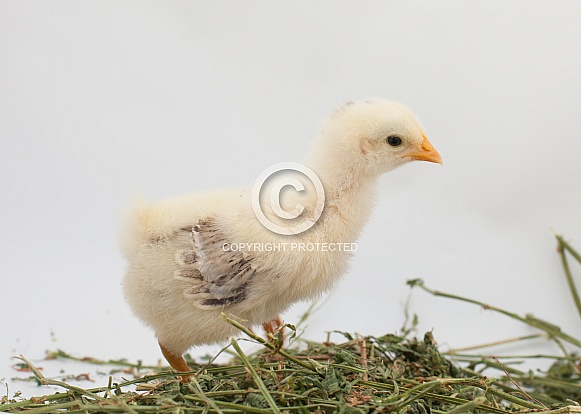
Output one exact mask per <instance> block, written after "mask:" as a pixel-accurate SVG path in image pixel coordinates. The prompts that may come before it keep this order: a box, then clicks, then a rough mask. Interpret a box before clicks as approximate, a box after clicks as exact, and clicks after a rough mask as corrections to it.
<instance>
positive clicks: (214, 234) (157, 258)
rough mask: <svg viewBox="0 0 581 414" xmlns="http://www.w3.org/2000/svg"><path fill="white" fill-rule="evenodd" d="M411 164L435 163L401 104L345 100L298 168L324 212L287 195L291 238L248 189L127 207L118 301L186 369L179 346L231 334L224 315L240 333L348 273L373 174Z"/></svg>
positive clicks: (306, 199) (309, 198) (309, 197)
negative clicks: (295, 209)
mask: <svg viewBox="0 0 581 414" xmlns="http://www.w3.org/2000/svg"><path fill="white" fill-rule="evenodd" d="M413 160H420V161H429V162H435V163H440V164H441V163H442V159H441V157H440V154H438V152H437V151H436V150H435V149H434V147H433V146H432V145H431V144H430V142H429V141H428V139H427V138H426V136H425V134H424V130H423V128H422V126H421V125H420V122H419V121H418V120H417V118H416V117H415V116H414V114H413V113H412V112H411V111H410V110H409V109H408V108H406V107H405V106H403V105H401V104H399V103H396V102H391V101H387V100H383V99H369V100H365V101H357V102H352V101H350V102H347V103H345V104H343V105H342V106H340V107H339V108H337V109H336V110H335V111H334V112H333V113H332V114H331V115H330V117H329V118H328V119H327V120H326V121H325V122H324V123H323V125H322V128H321V130H320V132H319V134H318V136H317V138H316V140H315V142H314V146H313V148H312V151H311V154H310V157H309V158H308V161H307V163H306V164H307V165H308V166H309V167H310V169H311V172H314V174H316V177H317V178H318V179H320V182H321V183H322V187H323V189H324V202H323V204H321V197H320V196H321V194H319V192H317V191H303V193H306V194H299V192H298V191H296V192H294V193H293V192H291V194H290V195H289V196H288V197H286V199H285V201H286V202H287V204H288V203H290V205H291V206H294V205H299V204H300V206H301V209H300V211H301V215H300V217H305V218H306V221H307V222H309V226H310V228H308V229H306V230H305V229H304V228H303V227H301V228H300V229H299V230H297V228H296V226H295V227H293V226H294V224H288V222H294V220H286V219H281V218H280V217H277V214H275V211H274V210H273V209H270V210H268V209H266V208H265V210H266V211H265V212H264V213H263V214H264V217H265V218H266V219H267V220H269V221H271V222H274V223H275V224H276V226H278V227H276V226H275V227H274V230H273V228H272V227H271V228H267V226H265V225H264V223H263V222H262V221H261V220H259V219H258V218H257V212H256V199H253V197H255V196H256V191H254V193H253V188H252V187H248V188H242V189H233V190H226V191H216V192H206V193H193V194H187V195H183V196H180V197H176V198H173V199H169V200H166V201H161V202H158V203H155V204H147V203H145V202H139V203H136V205H134V206H133V207H132V208H131V210H130V212H129V214H128V217H127V219H126V228H125V230H124V233H123V238H122V248H123V253H124V255H125V258H126V259H127V262H128V266H127V272H126V275H125V278H124V283H123V288H124V293H125V297H126V299H127V301H128V303H129V305H130V306H131V308H132V310H133V312H134V313H135V315H136V316H137V317H138V318H139V319H141V320H142V321H143V322H144V323H145V324H146V325H148V326H150V327H151V328H152V329H153V330H154V331H155V334H156V336H157V339H158V341H159V345H160V347H161V350H162V353H163V355H164V357H165V358H166V359H167V361H168V362H169V364H170V365H171V366H172V367H173V368H174V369H176V370H178V371H189V367H188V365H187V364H186V362H185V360H184V359H183V356H182V355H183V354H184V353H185V352H186V350H188V349H189V348H191V347H192V346H195V345H201V344H211V343H217V342H221V341H224V340H226V339H227V338H228V337H231V336H234V335H236V334H237V329H236V328H235V327H233V326H232V325H230V324H228V323H227V322H226V321H224V320H223V319H222V318H221V313H222V312H227V313H229V314H232V315H235V316H236V317H238V318H240V320H242V321H244V324H246V325H247V326H249V327H250V326H253V325H256V324H260V323H265V322H267V321H270V320H272V319H274V318H276V317H277V315H279V314H280V313H281V312H284V311H285V310H286V309H288V308H289V307H290V306H291V305H292V304H293V303H295V302H297V301H300V300H305V299H310V298H316V297H318V296H320V295H321V294H322V293H324V292H326V291H328V290H329V289H330V288H331V287H332V286H333V285H334V284H335V283H336V282H337V281H338V280H339V279H340V277H341V275H342V274H344V273H345V271H346V270H347V264H348V260H349V257H350V256H351V254H352V252H351V251H350V250H352V249H350V246H352V245H353V243H354V242H355V241H356V240H357V237H358V235H359V233H360V232H361V229H362V227H363V225H364V224H365V222H366V221H367V219H368V217H369V215H370V213H371V210H372V207H373V204H374V198H375V189H376V185H377V179H378V177H379V176H380V175H381V174H382V173H385V172H388V171H390V170H393V169H394V168H396V167H399V166H400V165H403V164H406V163H408V162H410V161H413ZM305 168H306V167H305ZM307 169H308V168H307ZM295 187H296V186H295ZM309 189H310V190H312V189H311V188H310V187H309ZM254 190H256V189H254ZM283 210H284V211H286V213H285V212H283V213H284V214H290V213H289V212H288V209H287V210H285V209H284V208H283ZM284 214H283V215H284ZM280 215H281V214H278V216H280ZM291 216H292V217H293V218H294V217H295V216H296V214H295V215H292V214H291ZM300 217H299V218H300ZM287 218H288V217H287ZM281 228H282V229H283V231H277V229H281ZM285 229H288V231H285ZM301 246H302V248H301Z"/></svg>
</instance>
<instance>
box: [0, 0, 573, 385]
mask: <svg viewBox="0 0 581 414" xmlns="http://www.w3.org/2000/svg"><path fill="white" fill-rule="evenodd" d="M579 21H581V3H579V2H575V1H560V2H559V1H557V2H552V3H550V4H549V3H546V2H530V1H527V2H524V1H523V2H504V1H498V2H490V1H486V2H484V1H483V2H462V1H451V2H440V3H434V2H427V1H426V2H383V1H376V2H368V3H366V6H365V7H363V6H362V5H360V3H357V2H345V1H341V2H337V1H322V2H316V3H315V4H313V3H312V2H293V3H292V5H291V4H290V3H289V4H286V3H285V4H283V3H277V4H276V5H275V4H273V3H271V2H258V1H246V2H222V1H214V2H181V1H166V2H150V1H140V2H137V1H125V2H123V1H122V2H119V1H101V2H75V1H51V2H30V1H18V2H16V1H13V2H8V1H2V2H0V59H1V63H0V140H1V141H0V143H1V144H0V145H1V150H0V181H1V194H2V200H1V204H0V205H1V207H0V208H1V212H2V214H1V215H0V230H1V231H0V277H1V278H2V279H1V280H2V289H1V293H0V295H1V297H0V314H1V315H2V333H1V340H0V379H2V378H6V379H9V378H11V377H13V376H18V373H16V372H15V371H13V370H12V369H11V368H10V364H11V363H12V362H11V360H10V359H9V358H10V356H11V355H14V354H21V353H22V354H25V355H26V356H27V357H29V358H31V359H38V358H41V357H42V356H43V354H44V351H45V350H46V349H54V348H57V347H59V348H62V349H65V350H66V351H68V352H71V353H74V354H76V355H79V356H85V355H91V356H94V357H99V358H103V359H109V358H121V357H127V358H130V359H132V360H136V359H143V360H144V361H146V362H148V363H155V361H156V360H157V359H158V358H160V354H159V351H158V349H157V345H156V342H155V340H154V338H153V336H152V334H151V332H149V331H148V330H147V329H146V328H144V327H143V326H142V325H141V324H140V323H139V322H138V321H137V319H135V318H134V317H133V316H132V315H131V314H130V311H129V309H128V307H127V305H126V304H125V303H124V301H123V298H122V296H121V291H120V281H121V277H122V273H123V266H124V265H123V260H122V258H121V256H120V254H119V251H118V247H117V240H116V237H117V229H118V217H119V216H120V212H121V211H122V209H123V207H124V205H125V203H126V202H127V200H128V199H129V198H130V196H131V195H132V194H133V193H136V192H137V193H142V194H144V195H146V197H148V198H149V199H152V200H157V199H161V198H164V197H168V196H173V195H176V194H180V193H184V192H188V191H199V190H205V189H214V188H221V187H232V186H239V185H246V184H252V183H253V181H254V180H255V179H256V177H257V176H258V175H259V174H260V172H261V171H263V170H264V169H265V168H266V167H268V166H270V165H272V164H274V163H277V162H282V161H301V160H302V159H303V156H304V155H305V154H306V152H307V149H308V145H309V143H310V141H311V139H312V137H313V136H314V134H315V132H316V130H317V128H318V125H319V123H320V122H321V120H322V119H323V118H324V117H325V116H327V114H328V113H329V111H330V110H331V109H332V108H333V107H335V106H336V105H337V104H339V103H341V102H342V101H344V100H347V99H357V98H365V97H368V96H379V97H385V98H390V99H395V100H400V101H402V102H404V103H405V104H407V105H408V106H410V107H411V108H412V109H413V110H414V111H415V112H416V113H417V115H418V116H419V117H420V119H421V120H422V122H423V124H424V126H425V128H426V131H427V133H428V137H429V138H430V140H431V142H432V143H433V144H434V146H435V147H436V148H437V149H438V150H439V152H440V153H441V154H442V156H443V158H444V166H443V167H439V166H437V165H431V164H426V163H415V164H413V165H409V166H406V167H404V168H402V169H400V170H398V171H395V172H394V173H391V174H389V175H386V176H385V177H383V178H382V180H381V185H380V188H379V194H380V197H379V200H378V203H377V207H376V210H375V213H374V215H373V217H372V219H371V221H370V223H369V224H368V226H367V227H366V229H365V231H364V234H363V235H362V237H361V239H360V240H359V250H358V252H357V255H356V257H355V259H354V260H353V262H352V267H351V271H350V273H349V274H347V275H346V276H345V278H344V280H343V282H342V283H341V284H340V285H339V287H338V288H337V289H336V291H335V292H334V294H333V295H332V296H331V298H330V299H329V300H328V302H327V303H326V305H325V306H324V307H323V308H322V310H321V311H320V312H318V313H317V314H316V315H314V316H313V317H312V318H311V320H310V324H309V328H308V329H307V332H306V334H305V336H306V337H308V338H313V339H322V336H323V334H322V332H323V331H325V330H333V329H339V330H345V331H354V330H357V331H360V332H362V333H364V334H377V335H379V334H382V333H387V332H394V331H396V330H397V329H399V328H400V327H401V325H402V323H403V320H404V314H403V303H404V302H405V300H406V298H407V296H408V293H409V291H408V288H407V286H406V284H405V281H406V279H410V278H416V277H421V278H424V279H425V280H426V283H427V284H428V285H429V286H431V287H434V288H437V289H440V290H443V291H451V292H455V293H458V294H461V295H465V296H468V297H472V298H478V299H480V300H482V301H485V302H490V303H491V304H495V305H497V306H501V307H505V308H509V309H511V310H514V311H516V312H518V313H521V314H524V313H526V312H532V313H534V314H535V315H536V316H538V317H542V318H545V319H547V320H550V321H553V322H555V323H558V324H559V325H560V326H561V327H562V328H563V329H565V330H566V331H568V332H569V333H571V334H573V335H575V336H577V337H580V336H581V332H580V329H579V319H578V316H577V314H576V311H575V308H574V306H573V304H572V301H571V300H570V298H569V293H568V290H567V287H566V283H565V280H564V278H563V276H562V270H561V267H560V262H559V259H558V256H557V255H556V253H555V241H554V239H553V237H552V235H551V234H550V229H554V230H556V231H557V232H562V233H564V234H565V235H566V236H567V237H568V238H570V239H572V241H573V244H574V245H576V246H577V248H579V249H581V214H580V211H581V191H580V186H579V179H580V177H581V162H580V161H579V157H580V154H581V116H580V109H581V108H580V104H579V102H580V101H581V75H580V74H581V52H580V50H579V44H581V26H580V25H579ZM574 271H575V272H576V275H577V277H579V276H580V275H581V272H580V270H579V267H574ZM305 307H306V305H304V304H302V305H299V306H297V307H296V308H295V309H294V310H293V311H292V312H290V313H289V314H287V315H286V316H285V319H286V320H287V321H289V322H295V321H296V319H297V315H298V314H300V313H301V312H302V311H303V310H304V308H305ZM411 310H412V312H415V313H417V314H418V315H419V317H420V323H421V324H420V328H419V332H420V334H421V333H423V331H425V330H429V329H432V328H434V334H435V337H436V339H438V340H439V341H440V342H441V343H444V344H446V345H449V346H452V347H458V346H464V345H470V344H476V343H481V342H487V341H490V340H497V339H503V338H506V337H511V336H515V335H519V334H525V333H528V332H531V330H529V329H528V328H526V327H523V326H522V325H520V324H518V323H517V322H515V321H512V320H508V319H506V318H504V317H500V316H497V315H494V314H491V313H490V312H486V311H483V310H480V309H478V308H476V307H471V306H470V305H466V304H459V303H455V302H452V301H449V300H445V299H439V298H433V297H431V296H429V295H427V294H424V293H422V292H419V291H414V293H413V299H412V301H411ZM542 349H544V350H545V351H546V352H556V350H555V349H553V348H552V347H550V346H549V347H547V348H542ZM512 350H513V351H522V350H520V349H516V350H514V349H512ZM207 351H208V349H201V350H199V351H198V352H199V353H205V352H207ZM19 388H22V387H21V386H20V384H12V385H10V390H11V392H12V391H15V390H16V389H19Z"/></svg>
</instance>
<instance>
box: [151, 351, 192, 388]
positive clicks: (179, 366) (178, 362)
mask: <svg viewBox="0 0 581 414" xmlns="http://www.w3.org/2000/svg"><path fill="white" fill-rule="evenodd" d="M159 347H160V348H161V353H162V354H163V356H164V358H165V359H166V360H167V362H169V364H170V365H171V367H172V368H173V369H175V370H176V371H178V372H184V371H191V370H192V369H191V368H190V367H189V366H188V364H186V360H185V359H184V357H183V356H181V355H176V354H174V353H173V352H170V351H169V350H168V349H167V348H166V347H165V346H163V344H162V343H161V342H160V343H159ZM189 377H190V376H189V375H182V376H181V378H182V382H183V383H184V384H185V383H187V382H188V378H189Z"/></svg>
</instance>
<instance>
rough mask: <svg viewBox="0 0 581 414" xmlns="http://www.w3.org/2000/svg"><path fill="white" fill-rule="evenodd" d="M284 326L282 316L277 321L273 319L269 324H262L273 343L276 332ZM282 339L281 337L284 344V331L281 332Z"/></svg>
mask: <svg viewBox="0 0 581 414" xmlns="http://www.w3.org/2000/svg"><path fill="white" fill-rule="evenodd" d="M281 326H282V319H280V316H278V317H277V318H276V319H273V320H271V321H268V322H264V323H263V324H262V327H263V328H264V331H265V332H266V335H267V336H268V337H269V338H270V340H271V341H272V339H271V337H272V336H274V333H275V332H276V330H277V329H279V328H280V327H281ZM280 337H281V342H282V343H284V331H282V330H281V331H280Z"/></svg>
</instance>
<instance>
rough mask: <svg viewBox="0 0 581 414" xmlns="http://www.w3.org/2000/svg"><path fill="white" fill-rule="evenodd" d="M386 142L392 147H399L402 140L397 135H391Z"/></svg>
mask: <svg viewBox="0 0 581 414" xmlns="http://www.w3.org/2000/svg"><path fill="white" fill-rule="evenodd" d="M385 142H387V143H388V144H389V145H391V146H392V147H399V146H400V145H401V138H400V137H398V136H395V135H390V136H389V137H387V138H386V139H385Z"/></svg>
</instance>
